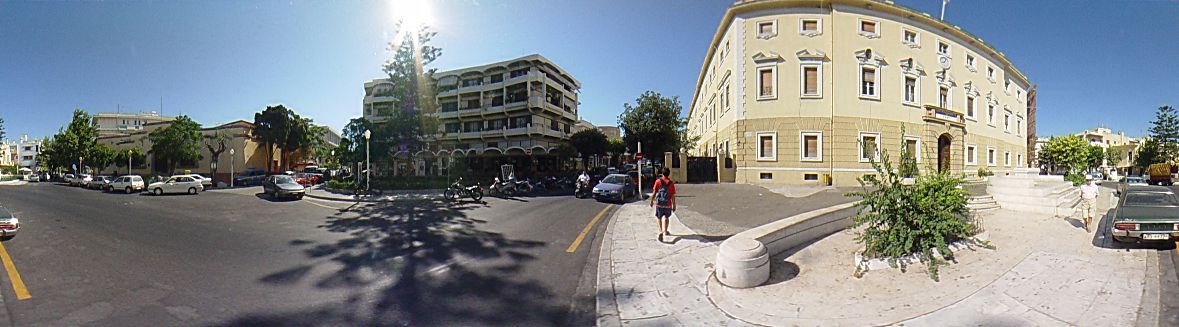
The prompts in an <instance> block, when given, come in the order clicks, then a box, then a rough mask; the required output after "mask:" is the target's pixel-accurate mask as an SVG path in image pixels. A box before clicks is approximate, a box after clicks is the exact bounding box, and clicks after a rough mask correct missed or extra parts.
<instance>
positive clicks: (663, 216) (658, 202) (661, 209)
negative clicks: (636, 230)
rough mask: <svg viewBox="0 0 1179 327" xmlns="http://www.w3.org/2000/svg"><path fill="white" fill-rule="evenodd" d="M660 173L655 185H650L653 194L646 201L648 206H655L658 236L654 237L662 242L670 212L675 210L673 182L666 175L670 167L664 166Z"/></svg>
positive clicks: (669, 172)
mask: <svg viewBox="0 0 1179 327" xmlns="http://www.w3.org/2000/svg"><path fill="white" fill-rule="evenodd" d="M661 173H662V175H663V176H660V177H659V178H658V179H656V180H655V185H654V186H652V187H651V190H652V191H653V192H654V193H655V194H654V195H653V196H651V200H650V201H648V202H649V205H650V206H652V207H655V221H656V222H657V223H658V224H659V236H658V237H656V239H658V240H659V242H663V236H664V235H667V225H668V224H669V220H670V219H671V213H672V212H675V182H672V181H671V178H669V177H668V176H669V175H671V169H668V168H666V167H664V168H663V171H662V172H661Z"/></svg>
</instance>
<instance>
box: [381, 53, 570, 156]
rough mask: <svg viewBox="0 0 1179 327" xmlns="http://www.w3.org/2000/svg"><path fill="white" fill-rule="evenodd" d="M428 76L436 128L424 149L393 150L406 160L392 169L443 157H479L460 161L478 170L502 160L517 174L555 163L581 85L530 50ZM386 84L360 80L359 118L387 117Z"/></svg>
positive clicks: (388, 87)
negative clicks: (433, 91) (433, 92)
mask: <svg viewBox="0 0 1179 327" xmlns="http://www.w3.org/2000/svg"><path fill="white" fill-rule="evenodd" d="M434 81H435V87H436V90H437V93H438V94H437V100H438V105H439V109H438V112H437V113H436V114H437V118H438V127H439V133H438V134H436V135H435V136H434V137H433V139H432V140H431V142H430V144H429V148H428V149H422V150H416V151H414V152H413V153H408V152H405V153H401V152H399V153H397V154H396V156H399V157H403V158H405V159H406V161H409V158H412V162H413V165H412V166H408V165H407V162H400V163H396V164H395V166H393V167H392V171H393V173H394V174H398V175H402V174H408V175H438V174H442V173H444V172H445V169H446V167H449V160H451V159H454V158H460V157H461V158H480V159H465V160H468V161H469V162H470V163H471V165H470V166H469V167H470V169H472V170H475V171H476V173H479V174H491V173H493V172H494V171H496V170H498V169H499V165H502V164H513V165H514V166H515V167H516V171H517V172H521V173H524V174H525V175H528V174H529V173H538V172H540V173H543V172H546V171H549V170H550V169H552V170H555V169H558V168H559V166H560V165H561V163H560V162H558V160H557V158H556V155H555V153H554V152H553V151H554V150H555V149H556V148H557V147H559V146H561V145H563V144H567V143H568V140H569V135H570V134H571V133H572V132H573V129H574V127H575V125H576V124H577V122H578V114H577V109H578V105H579V103H578V100H577V98H578V93H579V90H580V89H581V83H580V82H578V81H577V80H576V79H574V78H573V77H572V76H571V75H570V74H569V73H567V72H566V71H565V70H563V69H561V68H560V67H558V66H557V65H556V64H554V63H553V62H552V61H550V60H548V59H546V58H545V57H542V56H541V55H538V54H532V55H528V56H524V57H519V58H514V59H509V60H504V61H500V62H495V63H490V64H486V65H481V66H474V67H467V68H460V69H454V70H449V71H443V72H438V73H435V74H434ZM392 90H393V85H392V84H390V83H389V81H388V80H386V79H376V80H372V81H369V82H367V83H365V84H364V92H365V96H364V102H363V105H364V111H363V112H364V117H365V118H366V119H368V120H370V121H374V122H380V121H382V120H384V119H385V117H388V116H390V115H392V113H393V110H396V108H395V107H394V101H393V98H392V97H391V93H390V92H392ZM484 159H486V160H484ZM533 159H534V160H533ZM378 167H380V165H379V164H378Z"/></svg>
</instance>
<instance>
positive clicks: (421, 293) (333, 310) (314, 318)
mask: <svg viewBox="0 0 1179 327" xmlns="http://www.w3.org/2000/svg"><path fill="white" fill-rule="evenodd" d="M480 206H482V205H481V204H477V203H448V202H446V201H425V200H418V201H399V202H393V203H383V204H368V205H362V206H356V207H354V208H350V209H349V211H348V212H337V213H334V214H332V215H330V216H328V217H326V220H325V222H324V223H323V224H322V225H320V226H318V227H319V228H322V229H324V230H326V231H328V232H332V233H339V234H340V235H343V236H344V238H342V239H339V240H338V241H334V242H326V243H325V242H316V241H309V240H303V239H297V240H292V241H291V242H290V243H289V245H290V246H292V247H296V248H299V249H301V250H302V251H303V253H304V255H305V256H306V257H307V259H308V260H306V262H308V263H306V264H299V265H295V266H293V267H289V268H287V269H282V270H280V271H275V272H272V273H270V274H267V275H265V276H261V277H260V278H259V279H258V282H259V283H263V284H268V285H272V286H274V287H295V285H297V284H302V285H306V284H310V285H313V287H317V288H323V289H344V290H348V293H349V294H353V295H350V297H349V298H348V299H346V300H345V301H342V302H340V303H332V304H324V305H319V306H316V307H311V308H304V309H300V310H296V311H291V312H280V313H275V312H257V313H249V314H244V315H241V316H239V317H237V318H235V319H233V320H232V321H228V322H224V323H218V324H216V325H217V326H336V325H339V326H459V325H461V326H471V325H478V326H487V325H513V326H517V325H544V326H556V325H561V324H563V323H564V322H565V318H566V315H567V314H568V306H567V305H568V303H560V302H561V301H557V300H556V299H555V298H554V295H553V293H552V292H551V291H550V290H549V289H547V288H546V287H545V286H543V285H542V284H540V283H539V282H537V281H535V280H521V279H522V278H519V277H516V276H517V275H518V273H519V271H520V270H521V269H522V267H523V263H524V262H527V261H531V260H535V259H536V258H535V257H533V256H532V255H530V254H528V253H526V252H527V251H526V250H528V249H531V248H536V247H541V246H545V245H546V244H545V243H543V242H536V241H526V240H511V239H507V238H505V237H504V236H503V235H502V234H500V233H496V232H489V231H484V230H481V229H480V227H481V225H483V224H485V223H486V221H483V220H480V219H478V218H476V217H472V216H471V215H470V211H471V210H473V209H476V208H478V207H480ZM357 215H358V216H357ZM321 259H327V260H328V261H329V262H323V260H321ZM311 262H320V263H318V264H316V263H311ZM476 266H478V267H481V268H480V269H475V268H474V267H476ZM325 269H328V270H330V272H329V273H326V274H322V273H315V271H322V270H325Z"/></svg>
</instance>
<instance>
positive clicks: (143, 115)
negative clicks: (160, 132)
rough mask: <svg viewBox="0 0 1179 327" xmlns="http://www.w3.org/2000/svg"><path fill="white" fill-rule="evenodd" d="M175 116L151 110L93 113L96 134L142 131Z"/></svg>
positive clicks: (106, 134)
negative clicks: (148, 126)
mask: <svg viewBox="0 0 1179 327" xmlns="http://www.w3.org/2000/svg"><path fill="white" fill-rule="evenodd" d="M173 119H176V118H175V117H168V116H160V115H159V114H158V113H156V112H155V111H151V112H139V113H133V112H128V113H124V112H102V113H98V114H96V115H94V118H93V119H92V120H93V121H94V126H95V127H97V128H98V136H112V135H126V134H131V133H135V132H138V131H142V130H143V128H144V127H145V126H147V125H148V124H152V123H160V122H169V121H172V120H173Z"/></svg>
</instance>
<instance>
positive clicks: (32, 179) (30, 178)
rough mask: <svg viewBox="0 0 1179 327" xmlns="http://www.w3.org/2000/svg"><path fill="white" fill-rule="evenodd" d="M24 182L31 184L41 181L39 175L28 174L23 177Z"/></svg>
mask: <svg viewBox="0 0 1179 327" xmlns="http://www.w3.org/2000/svg"><path fill="white" fill-rule="evenodd" d="M25 181H26V182H31V183H36V182H40V181H41V175H37V174H28V175H25Z"/></svg>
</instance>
